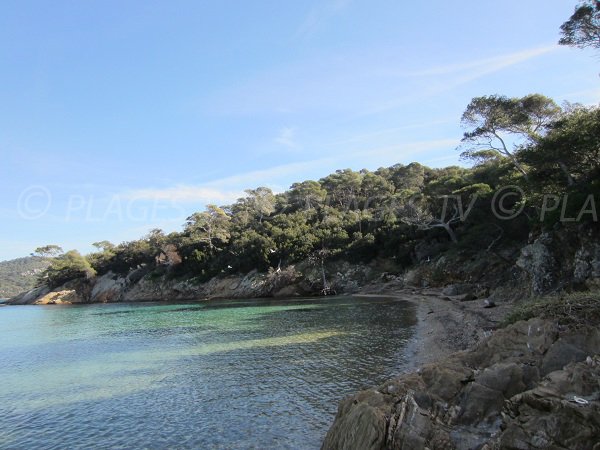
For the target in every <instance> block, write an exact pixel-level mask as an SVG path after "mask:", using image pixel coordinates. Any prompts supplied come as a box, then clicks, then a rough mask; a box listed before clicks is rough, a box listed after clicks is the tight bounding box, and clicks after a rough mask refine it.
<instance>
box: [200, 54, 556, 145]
mask: <svg viewBox="0 0 600 450" xmlns="http://www.w3.org/2000/svg"><path fill="white" fill-rule="evenodd" d="M555 49H556V46H555V45H551V46H544V47H535V48H529V49H522V50H518V51H515V52H512V53H506V54H501V55H496V56H490V57H485V58H477V59H475V58H473V59H465V60H463V61H460V62H457V63H451V64H440V65H434V66H429V67H415V62H414V61H413V60H410V59H406V58H402V56H401V55H402V50H401V49H397V48H396V49H383V50H378V51H375V52H368V51H354V52H352V53H349V54H336V55H320V56H319V57H318V58H315V59H309V60H302V61H297V62H295V63H293V64H289V65H285V66H279V67H275V68H271V69H269V70H267V71H264V72H263V73H261V74H259V75H257V76H256V77H255V78H254V79H250V80H246V81H243V82H242V83H240V84H238V85H232V86H229V87H227V88H225V89H224V90H222V91H220V92H215V93H214V94H213V96H212V97H211V98H207V99H205V101H206V102H205V103H204V106H203V109H205V111H206V113H207V114H210V115H214V114H218V115H249V116H256V115H259V114H265V115H269V114H274V115H277V116H281V115H286V116H288V117H294V118H293V119H291V120H300V119H299V118H298V117H299V115H300V114H311V115H312V116H314V115H315V114H319V115H322V116H325V115H330V114H335V116H336V118H339V117H342V115H343V114H348V115H350V116H353V117H361V116H365V115H371V114H378V113H380V112H385V111H387V110H390V109H394V108H399V107H401V106H405V105H410V104H414V103H416V102H421V101H422V100H423V99H424V98H427V97H433V96H435V95H439V94H442V93H445V92H450V91H452V90H453V89H456V88H457V87H459V86H461V85H464V84H467V83H470V82H473V81H475V80H478V79H480V78H483V77H485V76H489V75H491V74H494V73H496V72H500V71H502V70H506V69H509V68H510V67H514V66H516V65H518V64H520V63H524V62H526V61H529V60H532V59H534V58H537V57H541V56H543V55H545V54H548V53H550V52H552V51H554V50H555ZM411 66H412V68H411ZM288 133H289V132H288Z"/></svg>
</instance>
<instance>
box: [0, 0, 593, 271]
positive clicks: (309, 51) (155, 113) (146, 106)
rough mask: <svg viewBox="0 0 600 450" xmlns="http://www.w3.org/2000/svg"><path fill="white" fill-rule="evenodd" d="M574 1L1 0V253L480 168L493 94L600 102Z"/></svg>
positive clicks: (81, 244) (137, 233)
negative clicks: (475, 137) (277, 197)
mask: <svg viewBox="0 0 600 450" xmlns="http://www.w3.org/2000/svg"><path fill="white" fill-rule="evenodd" d="M575 4H576V2H575V1H567V0H527V1H523V0H519V1H516V0H505V1H502V2H498V1H487V0H485V1H482V0H461V1H460V2H448V1H441V0H429V1H426V2H425V1H419V2H404V1H398V0H368V1H367V0H321V1H315V0H294V1H285V2H282V1H280V0H254V1H252V2H250V1H243V0H237V1H233V0H213V1H204V0H192V1H186V0H177V1H167V0H165V1H135V0H126V1H123V0H119V1H111V0H103V1H86V2H82V1H77V0H72V1H65V0H56V1H52V2H49V1H27V0H3V1H2V2H1V3H0V183H1V184H2V188H1V190H0V260H5V259H11V258H16V257H21V256H26V255H28V254H30V253H31V252H33V250H34V249H35V248H36V247H39V246H42V245H47V244H56V245H60V246H61V247H63V248H64V249H65V250H68V249H78V250H80V251H81V252H82V253H87V252H90V251H92V250H93V247H92V246H91V244H92V243H93V242H97V241H101V240H109V241H111V242H113V243H119V242H122V241H126V240H132V239H137V238H139V237H141V236H142V235H144V234H145V233H147V232H148V231H149V230H150V229H152V228H162V229H164V230H165V231H167V232H170V231H176V230H180V229H181V227H182V225H183V224H184V223H185V219H186V217H188V216H189V215H191V214H192V213H193V212H195V211H200V210H202V209H203V208H204V206H205V205H206V204H209V203H214V204H218V205H226V204H231V203H233V202H234V201H235V199H237V198H239V197H241V196H242V195H243V192H244V190H245V189H252V188H256V187H258V186H267V187H270V188H271V189H273V190H274V191H275V192H281V191H284V190H285V189H287V188H288V187H289V186H290V185H291V184H292V183H293V182H297V181H303V180H307V179H315V180H318V179H319V178H321V177H324V176H326V175H327V174H329V173H331V172H333V171H335V170H336V169H344V168H351V169H354V170H360V169H362V168H366V169H369V170H376V169H377V168H379V167H383V166H390V165H393V164H396V163H403V164H407V163H410V162H412V161H418V162H420V163H423V164H426V165H429V166H432V167H444V166H449V165H456V164H459V165H465V162H464V161H460V160H459V153H460V152H459V151H458V150H456V147H457V145H458V144H459V141H460V138H461V136H462V133H463V132H464V130H463V129H462V128H461V126H460V117H461V114H462V112H463V111H464V109H465V107H466V106H467V104H468V103H469V101H470V100H471V99H472V98H473V97H476V96H481V95H491V94H502V95H507V96H511V97H512V96H523V95H526V94H529V93H534V92H538V93H541V94H544V95H547V96H549V97H552V98H553V99H555V100H556V101H557V102H558V103H561V102H563V101H565V100H568V101H570V102H581V103H584V104H598V102H599V101H600V84H599V81H600V79H599V76H598V73H599V69H598V68H599V65H600V64H599V62H600V61H599V56H598V54H595V53H594V52H593V51H588V50H586V51H583V50H578V49H574V48H569V47H559V46H558V45H556V42H557V41H558V38H559V27H560V25H561V24H562V23H563V22H564V21H565V20H567V19H568V17H569V16H570V15H571V14H572V12H573V9H574V6H575Z"/></svg>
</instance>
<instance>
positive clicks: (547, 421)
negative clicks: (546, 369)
mask: <svg viewBox="0 0 600 450" xmlns="http://www.w3.org/2000/svg"><path fill="white" fill-rule="evenodd" d="M595 359H596V360H598V361H600V359H598V356H596V357H595ZM599 380H600V366H598V365H590V364H587V363H586V362H580V363H574V364H570V365H568V366H567V367H566V368H565V369H563V370H559V371H555V372H552V373H551V374H549V375H548V377H547V378H546V379H545V380H544V381H542V382H541V383H540V385H539V386H537V387H536V388H534V389H532V390H529V391H525V392H523V393H520V394H518V395H515V396H514V397H512V398H511V399H510V401H509V402H507V405H506V408H505V411H504V415H503V418H504V424H503V431H502V434H501V435H500V436H499V437H498V438H497V439H495V441H496V442H495V444H496V445H497V446H498V447H499V448H503V449H504V448H506V449H518V448H525V449H529V448H556V449H559V448H569V449H571V448H572V449H599V448H600V444H599V443H600V401H599V398H600V397H599V395H598V394H599V393H600V392H599V391H600V390H599V385H598V381H599ZM576 397H577V398H580V399H582V400H585V401H580V402H577V401H575V400H574V399H575V398H576Z"/></svg>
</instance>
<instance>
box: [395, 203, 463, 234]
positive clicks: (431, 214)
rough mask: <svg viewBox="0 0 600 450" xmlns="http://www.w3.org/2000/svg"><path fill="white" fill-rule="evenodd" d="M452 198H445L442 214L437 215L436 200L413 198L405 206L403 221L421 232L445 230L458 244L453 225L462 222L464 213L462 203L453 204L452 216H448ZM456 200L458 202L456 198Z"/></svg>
mask: <svg viewBox="0 0 600 450" xmlns="http://www.w3.org/2000/svg"><path fill="white" fill-rule="evenodd" d="M450 199H451V197H443V198H441V200H442V201H443V206H442V208H441V213H439V214H436V211H435V210H436V209H439V208H436V207H435V206H437V205H434V199H433V198H428V197H425V196H422V195H419V196H415V197H413V198H412V199H411V200H410V201H409V202H408V203H407V204H406V205H405V206H404V210H403V214H402V217H401V219H400V220H401V221H402V222H404V223H405V224H407V225H411V226H414V227H417V228H418V229H419V230H432V229H434V228H443V229H444V230H445V231H446V233H447V234H448V236H449V237H450V240H451V241H452V242H454V243H456V242H458V238H457V237H456V233H455V232H454V229H453V228H452V225H454V224H456V223H458V222H460V221H461V220H462V219H463V215H464V211H463V210H462V203H461V204H457V202H453V205H452V214H451V215H449V214H447V211H446V209H447V206H448V203H449V200H450ZM454 200H457V198H455V199H454Z"/></svg>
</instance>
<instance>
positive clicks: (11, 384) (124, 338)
mask: <svg viewBox="0 0 600 450" xmlns="http://www.w3.org/2000/svg"><path fill="white" fill-rule="evenodd" d="M414 325H415V314H414V310H413V308H412V306H411V305H410V304H408V303H405V302H402V301H397V300H392V299H382V298H377V299H369V298H355V297H337V298H329V299H307V300H294V301H282V300H277V301H219V302H211V303H202V304H113V305H86V306H4V307H0V448H27V449H30V448H40V447H43V448H57V449H58V448H61V449H63V448H90V447H94V448H166V447H169V448H202V449H211V448H214V449H231V448H240V449H246V448H257V449H267V448H277V449H281V448H294V449H304V448H307V449H316V448H319V446H320V443H321V440H322V439H323V437H324V435H325V433H326V431H327V429H328V427H329V426H330V424H331V422H332V420H333V417H334V415H335V412H336V408H337V403H338V401H339V400H340V399H341V398H342V397H343V396H344V395H346V394H349V393H352V392H354V391H356V390H357V389H360V388H364V387H368V386H371V385H373V384H376V383H379V382H382V381H383V380H384V379H385V378H387V377H389V376H390V375H394V374H396V373H398V372H399V371H401V370H404V369H406V368H407V367H408V366H409V364H410V356H409V355H407V353H408V352H407V350H406V345H407V343H408V342H409V341H410V339H411V337H412V333H413V331H414V330H413V329H414Z"/></svg>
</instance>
